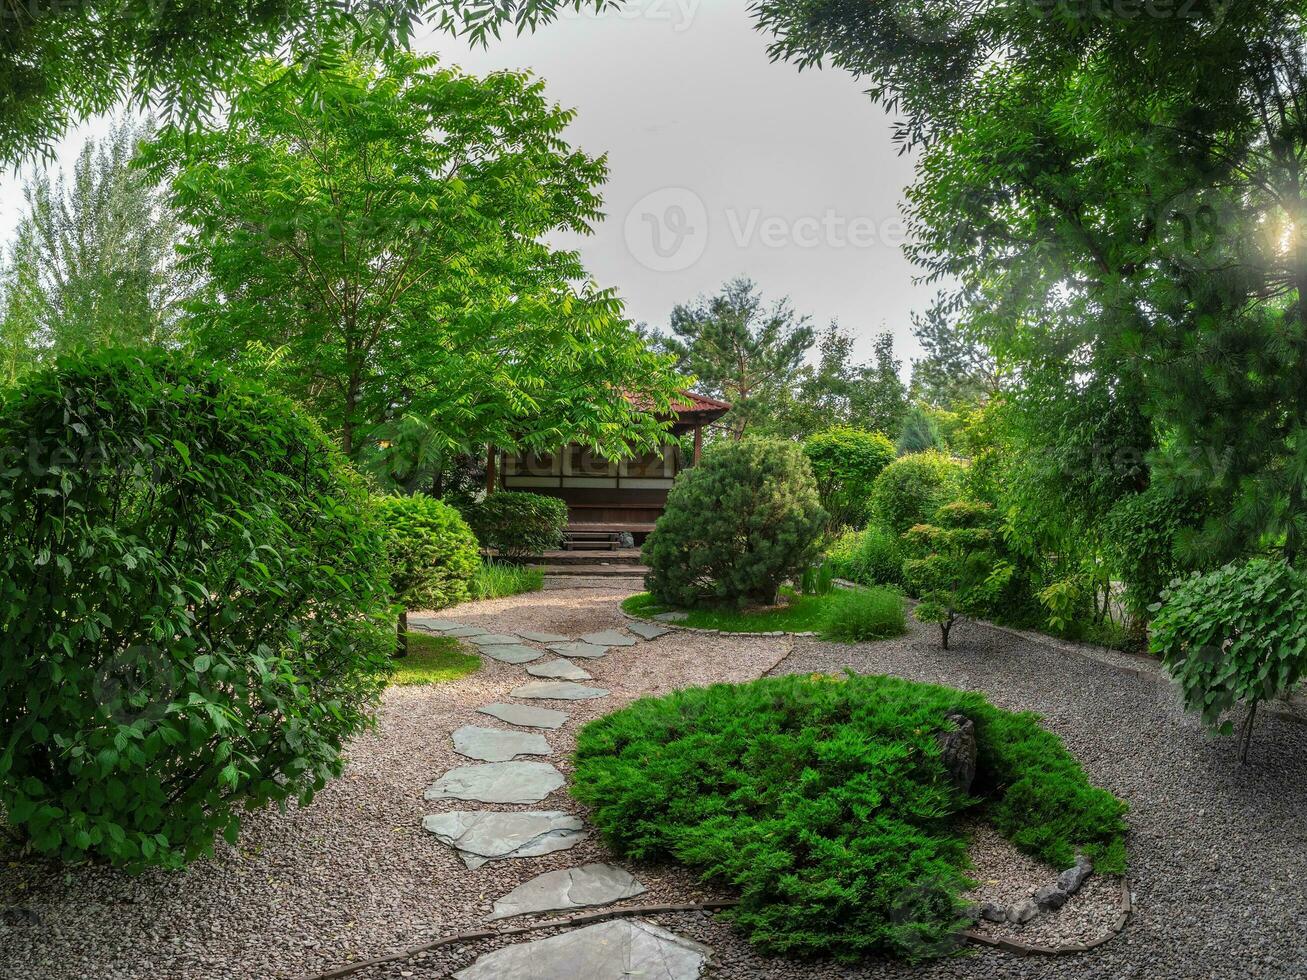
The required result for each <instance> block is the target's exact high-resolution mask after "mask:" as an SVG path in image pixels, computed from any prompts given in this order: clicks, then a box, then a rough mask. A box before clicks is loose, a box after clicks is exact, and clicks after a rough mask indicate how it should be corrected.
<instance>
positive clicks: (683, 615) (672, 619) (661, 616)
mask: <svg viewBox="0 0 1307 980" xmlns="http://www.w3.org/2000/svg"><path fill="white" fill-rule="evenodd" d="M649 618H650V619H656V620H658V622H660V623H683V622H685V621H686V620H687V619H689V618H690V614H689V613H688V612H682V611H681V610H679V609H674V610H672V611H671V612H665V613H658V614H657V615H656V616H650V617H649Z"/></svg>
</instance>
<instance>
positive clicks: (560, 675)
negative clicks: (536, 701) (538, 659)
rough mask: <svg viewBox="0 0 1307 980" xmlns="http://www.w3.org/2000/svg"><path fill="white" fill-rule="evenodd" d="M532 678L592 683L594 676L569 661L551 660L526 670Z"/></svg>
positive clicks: (533, 665)
mask: <svg viewBox="0 0 1307 980" xmlns="http://www.w3.org/2000/svg"><path fill="white" fill-rule="evenodd" d="M526 672H527V673H528V674H530V675H531V676H532V677H552V678H554V679H556V680H563V681H592V680H594V676H593V675H592V674H587V673H586V672H585V671H584V670H582V669H581V668H580V667H578V666H577V665H576V664H574V663H572V662H571V661H570V660H551V661H549V663H547V664H532V665H531V666H530V667H528V668H527V669H526Z"/></svg>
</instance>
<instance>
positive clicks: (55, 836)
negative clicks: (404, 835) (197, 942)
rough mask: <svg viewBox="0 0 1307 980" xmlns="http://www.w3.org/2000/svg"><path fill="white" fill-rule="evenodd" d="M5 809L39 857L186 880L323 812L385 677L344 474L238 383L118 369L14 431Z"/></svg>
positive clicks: (1, 422)
mask: <svg viewBox="0 0 1307 980" xmlns="http://www.w3.org/2000/svg"><path fill="white" fill-rule="evenodd" d="M0 474H3V478H2V479H0V619H3V622H4V624H5V625H4V629H3V631H2V632H0V804H2V805H3V808H4V810H5V811H6V812H7V815H8V821H9V823H10V825H11V826H12V827H14V828H16V829H17V830H18V831H19V832H20V833H21V834H22V835H24V837H25V838H26V840H27V843H28V844H29V845H30V846H31V847H32V848H33V849H34V850H35V851H37V852H40V853H44V854H50V855H56V856H60V857H63V858H65V859H80V858H85V857H91V858H94V859H102V860H108V861H111V862H114V863H117V864H121V865H125V866H127V867H140V866H142V865H146V864H160V865H166V866H177V865H180V864H182V863H184V862H185V861H187V860H189V859H191V858H193V857H196V856H197V855H199V854H201V853H206V852H209V851H211V849H212V844H213V841H214V838H215V835H217V834H219V833H223V834H225V835H226V836H227V838H228V839H229V840H233V841H234V840H235V837H236V834H237V832H238V828H239V819H240V817H239V814H240V812H241V811H242V810H244V809H247V808H255V807H258V806H261V805H263V804H266V803H268V802H270V801H276V802H280V801H284V800H287V799H290V798H295V799H298V800H300V801H302V802H308V801H309V800H311V799H312V797H313V795H314V793H315V791H317V790H318V789H320V788H321V787H322V786H323V785H324V784H325V783H326V782H327V780H328V779H330V778H331V777H333V776H335V775H337V774H338V773H339V772H340V769H341V764H342V763H341V747H342V745H343V743H344V742H345V740H346V739H347V738H349V737H350V736H351V735H353V734H354V733H356V732H358V731H359V730H361V729H362V728H363V727H364V726H365V725H366V724H367V723H368V721H369V712H370V709H371V706H372V704H373V701H374V699H375V697H376V696H377V694H378V693H379V691H380V690H381V688H382V687H383V685H384V683H385V679H386V674H387V672H388V669H389V658H388V654H389V652H390V644H391V642H392V633H391V626H390V622H389V619H390V602H389V596H388V589H387V582H386V567H385V550H384V547H383V544H382V539H381V536H380V534H379V533H378V531H377V529H376V526H375V524H374V523H373V520H372V517H371V512H370V507H369V501H368V499H367V496H366V494H365V493H364V492H363V490H362V488H361V487H360V486H359V485H358V484H357V482H356V480H355V479H354V477H353V476H352V475H351V471H350V470H349V467H348V465H347V464H346V462H345V461H344V459H343V457H341V456H339V455H338V454H337V453H336V451H335V450H333V449H332V448H331V446H330V445H329V444H328V442H327V440H326V439H325V437H324V436H323V435H322V433H321V432H320V430H319V429H318V428H317V427H316V426H315V425H314V424H313V423H312V422H311V421H310V420H308V419H307V418H306V417H305V416H303V415H302V414H300V412H299V411H298V410H297V409H296V408H295V407H294V406H293V405H292V404H291V403H289V402H287V401H285V400H283V399H281V398H278V397H275V396H272V395H270V394H269V393H268V392H266V391H264V390H262V389H261V388H259V387H257V386H254V385H252V384H250V383H248V382H244V381H240V380H237V379H235V378H233V377H231V376H229V375H228V374H227V373H225V372H224V371H223V370H221V369H218V368H215V367H213V366H211V365H204V364H199V363H196V362H192V361H187V360H183V359H179V358H174V357H171V356H168V355H164V354H159V353H149V354H128V353H123V352H118V353H105V354H100V355H96V356H92V357H88V358H86V359H83V360H70V361H63V362H61V363H60V365H59V367H58V368H57V369H54V370H49V371H44V372H40V373H36V374H31V375H28V376H27V377H26V378H25V379H24V380H23V382H22V383H21V385H20V386H19V387H18V388H17V389H16V390H15V391H13V392H12V393H11V395H10V397H8V398H7V399H6V401H5V404H4V406H3V408H0Z"/></svg>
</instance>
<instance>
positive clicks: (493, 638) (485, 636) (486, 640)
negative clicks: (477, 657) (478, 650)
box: [468, 632, 521, 647]
mask: <svg viewBox="0 0 1307 980" xmlns="http://www.w3.org/2000/svg"><path fill="white" fill-rule="evenodd" d="M468 639H469V640H471V641H472V642H473V643H475V644H476V645H477V646H479V647H502V646H512V645H514V644H515V643H517V642H518V641H519V640H520V639H521V637H518V636H514V635H513V634H512V633H485V632H482V633H480V634H478V635H476V636H469V637H468Z"/></svg>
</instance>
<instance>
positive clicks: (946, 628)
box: [939, 619, 953, 650]
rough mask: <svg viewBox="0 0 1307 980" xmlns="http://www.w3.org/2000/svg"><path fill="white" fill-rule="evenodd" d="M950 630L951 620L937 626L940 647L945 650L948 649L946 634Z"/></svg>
mask: <svg viewBox="0 0 1307 980" xmlns="http://www.w3.org/2000/svg"><path fill="white" fill-rule="evenodd" d="M951 629H953V620H951V619H950V620H948V621H947V622H944V623H940V624H939V635H940V638H941V640H942V641H943V642H942V644H941V645H942V646H943V648H944V649H945V650H947V649H948V634H949V631H950V630H951Z"/></svg>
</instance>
